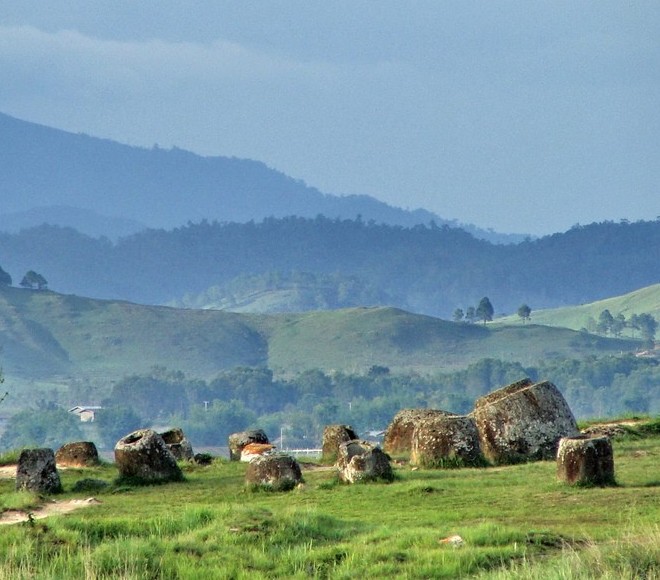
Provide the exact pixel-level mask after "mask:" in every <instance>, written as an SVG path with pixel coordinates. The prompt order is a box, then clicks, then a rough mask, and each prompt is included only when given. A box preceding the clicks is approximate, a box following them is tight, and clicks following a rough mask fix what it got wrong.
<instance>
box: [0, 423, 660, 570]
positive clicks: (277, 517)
mask: <svg viewBox="0 0 660 580" xmlns="http://www.w3.org/2000/svg"><path fill="white" fill-rule="evenodd" d="M614 450H615V469H616V477H617V481H618V484H619V485H618V486H617V487H610V488H591V489H590V488H573V487H568V486H565V485H562V484H560V483H558V482H557V481H556V478H555V464H554V462H539V463H530V464H524V465H517V466H510V467H500V468H486V469H456V470H438V471H432V470H423V469H420V470H417V471H412V470H410V468H409V467H406V466H401V467H398V468H397V470H396V471H397V474H398V479H397V480H396V481H395V482H394V483H392V484H389V485H384V484H364V485H354V486H348V485H341V484H339V485H337V484H336V483H334V481H333V478H334V476H333V474H332V473H331V472H327V471H304V476H305V480H306V484H305V486H304V488H303V489H296V490H294V491H292V492H288V493H254V492H246V490H245V488H244V485H243V474H244V472H245V469H246V466H245V464H238V463H231V464H230V463H216V464H214V465H212V466H210V467H205V468H201V467H191V468H188V470H187V481H186V482H184V483H177V484H168V485H162V486H156V487H146V488H134V489H131V488H126V487H125V488H119V489H116V488H115V489H112V488H111V489H110V490H109V491H108V492H106V493H103V492H101V493H100V494H97V497H98V498H99V499H100V500H101V502H102V503H101V505H99V506H95V507H90V508H87V509H85V510H83V511H80V512H76V513H74V514H70V515H68V516H58V517H52V518H50V519H49V520H48V522H47V524H46V525H45V524H44V522H36V523H35V524H34V525H32V526H30V525H14V526H7V527H4V528H0V555H2V556H3V557H2V558H0V561H2V562H3V563H2V564H0V577H2V578H27V577H38V578H65V577H66V578H83V577H85V578H111V577H120V576H121V577H126V578H147V577H150V578H155V577H159V578H161V577H162V578H202V577H205V578H279V577H286V578H307V577H310V576H313V577H315V576H318V577H325V578H356V577H361V578H385V577H399V578H403V577H405V578H431V577H433V578H458V577H465V576H472V575H475V574H479V573H483V574H484V575H485V577H492V576H500V577H502V578H511V577H516V578H532V577H533V578H560V577H561V578H617V579H618V578H642V577H643V578H658V577H659V575H660V529H659V528H658V521H659V520H660V501H658V500H660V481H659V480H658V471H657V461H658V458H659V457H660V439H658V437H657V436H656V437H655V438H649V439H634V438H626V439H623V440H615V442H614ZM115 476H116V471H115V469H114V467H113V466H105V467H102V468H95V469H70V470H66V471H63V472H62V477H63V483H64V487H65V494H64V496H63V497H61V498H58V499H69V498H72V497H78V498H84V497H88V495H89V492H87V493H78V494H74V493H72V492H70V490H71V487H72V485H73V483H74V482H75V481H78V480H80V479H83V478H89V477H92V478H100V479H104V480H106V481H112V479H113V478H114V477H115ZM0 497H2V498H3V501H2V505H0V507H3V506H12V507H19V506H20V505H21V503H24V504H26V505H29V504H30V503H34V502H35V501H36V502H39V500H38V499H35V498H31V497H24V496H21V495H20V494H16V493H14V492H13V482H12V481H11V480H0ZM454 534H458V535H460V536H461V537H462V538H463V539H464V541H465V543H464V545H463V546H462V547H460V548H452V547H451V546H449V545H443V544H441V543H440V542H439V540H440V539H442V538H445V537H448V536H452V535H454Z"/></svg>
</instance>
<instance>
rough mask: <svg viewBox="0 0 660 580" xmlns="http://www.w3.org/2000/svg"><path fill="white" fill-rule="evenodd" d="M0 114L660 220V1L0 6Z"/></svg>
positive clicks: (329, 174) (424, 201)
mask: <svg viewBox="0 0 660 580" xmlns="http://www.w3.org/2000/svg"><path fill="white" fill-rule="evenodd" d="M0 112H3V113H6V114H9V115H13V116H15V117H19V118H21V119H25V120H29V121H33V122H37V123H42V124H45V125H49V126H52V127H57V128H60V129H65V130H68V131H73V132H81V133H87V134H89V135H94V136H98V137H104V138H110V139H113V140H116V141H119V142H122V143H128V144H131V145H140V146H147V147H151V146H153V145H154V144H158V145H159V146H160V147H164V148H169V147H172V146H176V147H179V148H182V149H188V150H190V151H193V152H195V153H199V154H201V155H223V156H230V157H242V158H249V159H255V160H259V161H263V162H264V163H266V164H267V165H269V166H270V167H273V168H275V169H278V170H280V171H282V172H284V173H286V174H288V175H290V176H292V177H294V178H296V179H302V180H304V181H305V182H306V183H307V184H309V185H311V186H314V187H316V188H318V189H320V190H321V191H324V192H326V193H334V194H367V195H371V196H373V197H376V198H378V199H381V200H383V201H385V202H387V203H390V204H392V205H395V206H399V207H404V208H410V209H415V208H418V207H422V208H425V209H428V210H430V211H433V212H435V213H436V214H438V215H439V216H441V217H443V218H446V219H456V220H458V221H459V222H463V223H472V224H475V225H477V226H479V227H482V228H491V229H494V230H495V231H499V232H507V233H513V232H524V233H531V234H534V235H542V234H548V233H553V232H558V231H565V230H567V229H569V228H570V227H572V226H573V225H575V224H578V223H580V224H583V225H584V224H587V223H591V222H594V221H603V220H614V221H618V220H620V219H629V220H638V219H656V217H658V216H659V215H660V185H659V184H660V2H657V0H649V1H639V2H638V1H634V0H629V1H623V0H619V1H609V0H597V1H591V2H580V1H575V0H571V1H570V2H568V1H567V2H563V1H552V2H550V1H547V2H533V1H530V0H525V1H520V2H504V1H502V2H500V1H495V0H480V1H470V0H461V1H456V2H443V1H440V0H434V1H414V0H412V1H410V2H390V1H387V0H380V1H375V0H374V1H370V2H366V1H362V0H352V1H350V2H348V1H343V0H339V1H333V2H317V1H313V0H290V1H287V2H282V1H279V0H270V1H262V2H255V1H252V0H241V1H240V2H235V1H231V2H227V1H223V0H214V1H193V0H191V1H190V2H181V1H180V0H177V1H171V0H158V1H155V0H140V1H136V0H114V1H113V2H101V1H97V0H60V1H59V2H43V0H38V1H35V0H21V1H20V2H16V1H15V0H12V1H8V0H0Z"/></svg>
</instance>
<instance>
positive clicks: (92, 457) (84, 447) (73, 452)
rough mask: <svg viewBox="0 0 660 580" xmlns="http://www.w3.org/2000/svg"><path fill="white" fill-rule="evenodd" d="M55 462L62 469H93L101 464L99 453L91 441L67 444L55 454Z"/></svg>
mask: <svg viewBox="0 0 660 580" xmlns="http://www.w3.org/2000/svg"><path fill="white" fill-rule="evenodd" d="M55 462H56V463H57V465H61V466H62V467H93V466H95V465H98V464H99V452H98V450H97V449H96V445H94V443H93V442H91V441H76V442H73V443H66V444H64V445H62V447H60V448H59V449H58V450H57V452H56V453H55Z"/></svg>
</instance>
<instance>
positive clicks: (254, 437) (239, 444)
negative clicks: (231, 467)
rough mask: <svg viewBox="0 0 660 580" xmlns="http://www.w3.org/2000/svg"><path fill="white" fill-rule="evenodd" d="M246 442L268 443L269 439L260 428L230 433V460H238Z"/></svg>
mask: <svg viewBox="0 0 660 580" xmlns="http://www.w3.org/2000/svg"><path fill="white" fill-rule="evenodd" d="M248 443H270V441H269V440H268V437H267V436H266V433H264V431H262V430H261V429H251V430H249V431H241V432H239V433H232V434H231V435H230V436H229V459H230V460H231V461H240V460H241V452H242V451H243V447H245V446H246V445H247V444H248Z"/></svg>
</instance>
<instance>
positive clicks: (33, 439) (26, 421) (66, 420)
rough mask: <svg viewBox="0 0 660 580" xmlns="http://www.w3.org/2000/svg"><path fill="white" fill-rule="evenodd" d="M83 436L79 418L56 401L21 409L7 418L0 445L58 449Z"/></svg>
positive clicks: (4, 446) (1, 446)
mask: <svg viewBox="0 0 660 580" xmlns="http://www.w3.org/2000/svg"><path fill="white" fill-rule="evenodd" d="M82 438H83V434H82V431H81V429H80V420H79V419H78V418H77V417H75V416H73V415H71V413H67V412H66V411H65V410H64V409H58V408H57V407H55V406H54V405H48V406H47V407H45V408H42V409H37V410H26V411H20V412H18V413H16V414H15V415H13V416H12V417H11V418H10V419H9V421H7V427H6V429H5V432H4V433H3V434H2V437H1V438H0V448H2V449H18V448H20V447H51V448H52V449H57V448H58V447H61V446H62V445H64V444H65V443H67V442H68V441H80V440H81V439H82Z"/></svg>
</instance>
